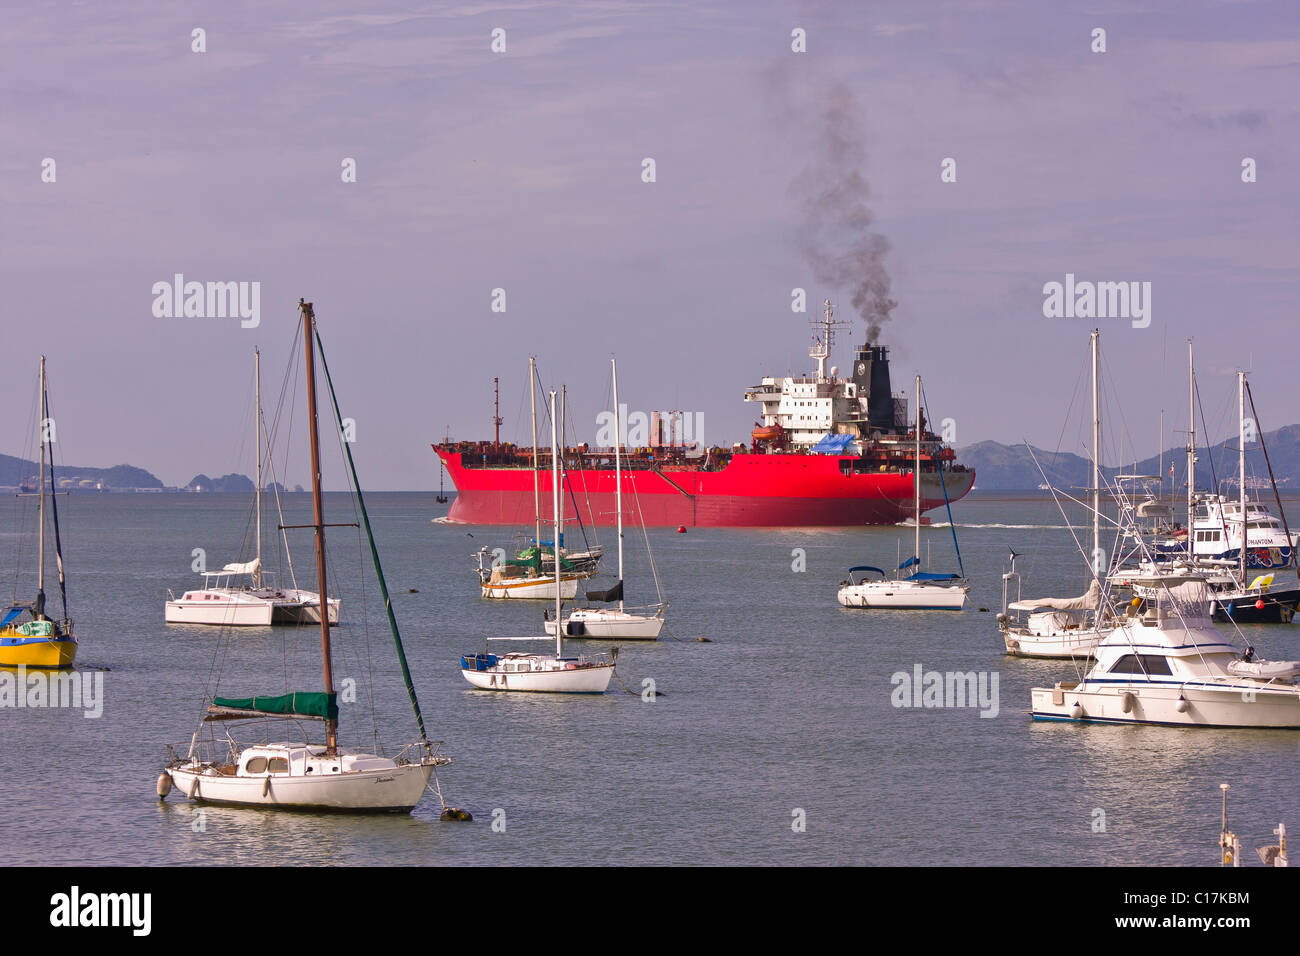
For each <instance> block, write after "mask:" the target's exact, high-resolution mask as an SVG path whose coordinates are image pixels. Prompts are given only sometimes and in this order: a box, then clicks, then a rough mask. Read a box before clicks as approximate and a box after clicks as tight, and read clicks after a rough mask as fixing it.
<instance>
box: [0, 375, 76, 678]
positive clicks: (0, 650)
mask: <svg viewBox="0 0 1300 956" xmlns="http://www.w3.org/2000/svg"><path fill="white" fill-rule="evenodd" d="M40 405H41V420H40V422H39V423H38V426H37V438H38V440H39V441H40V444H41V465H40V479H39V481H38V486H39V489H40V490H39V492H38V493H39V495H40V504H39V505H38V507H37V519H36V522H37V533H36V537H37V541H38V544H37V552H36V553H37V557H36V600H34V601H33V602H32V603H31V604H30V605H27V604H14V605H11V606H10V607H8V608H6V609H5V611H4V617H3V618H0V667H28V668H33V669H35V668H41V669H49V670H61V669H63V668H67V667H71V666H72V663H73V661H74V660H76V657H77V639H76V637H75V636H74V635H73V633H72V620H71V619H70V618H69V616H68V587H67V580H66V578H65V576H64V570H63V539H62V536H61V535H60V533H59V503H58V498H57V497H56V495H55V490H54V489H56V488H57V487H58V485H57V484H55V481H54V452H53V449H52V448H50V447H49V443H50V442H51V441H52V440H53V436H52V434H51V432H50V427H51V426H52V422H53V419H51V418H50V397H49V393H48V392H47V390H46V387H45V356H44V355H42V356H41V380H40ZM47 451H48V452H49V456H48V457H49V478H50V494H49V499H50V501H49V509H50V516H51V519H52V522H53V526H54V557H55V562H56V565H57V567H58V573H59V600H60V602H61V606H62V609H63V616H62V618H60V619H58V620H55V619H53V618H51V617H50V616H49V615H48V614H47V613H46V610H45V508H46V504H45V475H46V472H45V468H46V452H47Z"/></svg>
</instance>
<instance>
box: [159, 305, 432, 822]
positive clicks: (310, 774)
mask: <svg viewBox="0 0 1300 956" xmlns="http://www.w3.org/2000/svg"><path fill="white" fill-rule="evenodd" d="M299 308H300V310H301V312H302V322H303V324H302V335H303V347H304V351H305V357H306V360H305V368H306V380H307V412H308V435H309V438H310V465H311V476H312V506H313V520H312V524H310V525H308V526H307V527H310V528H312V529H314V531H315V536H316V575H317V586H318V588H319V590H320V592H321V593H326V576H325V575H326V550H325V528H326V527H328V525H326V523H325V515H324V509H323V505H322V495H321V479H320V475H321V468H320V444H319V435H318V428H317V405H316V369H315V354H314V352H315V350H314V349H313V342H315V344H316V346H317V348H318V349H319V351H320V358H321V366H322V368H323V370H324V373H325V380H326V383H327V385H328V387H329V391H330V397H331V399H332V402H333V406H334V412H335V418H336V420H337V421H338V424H339V427H340V428H342V425H343V421H342V416H341V414H340V413H339V404H338V398H337V395H336V394H335V392H334V385H333V382H332V381H331V379H330V376H329V366H328V365H327V364H326V363H325V354H324V347H323V345H322V344H321V342H320V337H319V334H318V333H317V331H316V318H315V313H314V310H313V308H312V304H311V303H310V302H300V303H299ZM344 448H345V452H346V456H347V464H348V470H349V473H350V476H351V480H352V484H353V488H354V490H355V492H356V495H357V504H358V509H359V512H360V515H361V518H362V522H363V524H364V527H365V531H366V536H367V539H368V540H369V543H370V552H371V557H372V559H373V562H374V567H375V574H376V577H377V579H378V581H379V587H380V592H381V595H382V597H383V601H384V606H385V608H386V610H387V615H388V623H389V627H390V629H391V631H392V636H393V642H394V644H395V646H396V649H397V657H398V661H399V663H400V664H401V670H402V676H403V678H404V680H405V682H406V690H407V694H408V696H409V698H410V702H411V708H412V710H413V712H414V714H415V719H416V723H417V725H418V727H419V739H418V740H416V741H415V742H414V743H412V744H410V745H408V746H407V747H405V748H404V749H403V750H402V751H401V752H399V753H398V754H397V755H396V756H394V757H387V756H383V755H382V754H378V753H366V752H364V751H361V750H358V749H352V748H346V747H341V746H340V745H339V742H338V727H339V707H338V699H337V694H336V691H335V687H334V676H333V658H332V652H331V647H330V627H329V623H328V621H326V620H324V619H322V620H321V621H320V622H319V624H320V633H321V667H322V672H323V680H324V689H323V690H321V691H315V692H305V691H300V692H290V693H285V694H278V695H270V696H261V695H257V696H245V697H218V696H215V695H214V696H213V699H212V702H211V704H210V705H209V706H208V707H207V709H206V713H205V715H204V719H203V724H202V726H201V727H200V729H199V730H198V731H196V732H195V734H194V736H193V737H192V738H191V740H190V746H189V752H188V753H187V754H186V756H184V757H177V756H176V755H175V750H174V748H173V747H169V748H168V751H169V756H170V759H169V760H168V761H167V763H166V767H165V769H164V772H163V774H162V776H160V777H159V780H158V795H159V797H160V798H165V797H166V796H167V794H168V793H169V792H170V790H171V788H172V787H173V786H174V787H175V788H176V789H178V790H179V791H180V792H181V793H182V794H183V795H184V796H185V797H187V798H188V799H190V800H193V801H201V802H205V803H216V804H233V805H239V806H258V807H275V808H284V809H293V810H337V811H371V812H385V811H392V812H400V813H409V812H410V811H411V810H412V809H414V807H415V806H416V804H417V803H419V802H420V799H421V798H422V796H423V795H424V792H425V790H426V788H427V787H428V784H429V778H430V776H431V775H432V774H433V773H434V770H435V768H436V767H438V766H442V765H445V764H447V763H450V760H449V758H447V757H445V756H443V755H442V754H441V753H440V752H439V749H438V745H437V744H435V743H433V742H431V741H429V739H428V736H427V734H426V732H425V728H424V718H423V716H422V715H421V712H420V705H419V701H418V700H417V698H416V694H415V686H414V684H413V682H412V680H411V673H410V669H409V667H408V666H407V662H406V653H405V651H404V649H403V646H402V639H401V634H400V633H399V631H398V628H397V620H396V618H395V616H394V614H393V609H392V601H391V600H390V598H389V594H388V586H387V583H386V582H385V580H384V575H383V568H382V567H381V565H380V563H379V552H378V550H377V548H376V546H375V540H374V535H373V533H372V530H371V526H370V518H369V515H368V513H367V511H366V508H365V501H364V498H363V497H362V495H361V489H360V484H359V482H358V481H357V476H356V467H355V464H354V462H353V460H352V452H351V449H350V448H348V447H347V445H346V444H345V445H344ZM248 720H255V721H257V722H258V723H259V724H260V723H262V722H268V728H267V730H266V731H265V733H264V736H263V742H261V743H256V744H251V745H244V744H240V743H238V742H236V741H235V739H234V738H233V737H232V736H231V733H230V731H229V730H226V731H225V732H224V733H223V735H222V736H220V737H218V736H217V734H216V732H215V730H214V729H213V728H214V727H215V725H216V724H218V723H223V722H227V721H248ZM270 721H277V722H278V724H277V725H285V724H287V725H290V726H291V727H294V728H301V727H302V726H303V724H304V722H307V723H312V722H319V723H322V724H323V725H324V735H323V736H324V740H323V742H311V741H310V740H306V739H304V740H303V741H300V742H291V741H288V740H282V741H275V740H274V738H273V737H272V734H271V731H270V729H269V722H270ZM204 731H208V735H207V737H206V738H204V739H201V736H202V735H203V733H204Z"/></svg>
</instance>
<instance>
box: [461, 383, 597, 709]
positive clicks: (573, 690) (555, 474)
mask: <svg viewBox="0 0 1300 956" xmlns="http://www.w3.org/2000/svg"><path fill="white" fill-rule="evenodd" d="M555 421H556V418H555V392H554V390H552V391H551V487H552V494H553V496H554V511H553V517H554V522H555V537H556V540H557V541H558V540H559V537H560V528H561V527H563V525H564V496H563V495H562V494H561V485H562V482H561V478H560V455H559V448H558V447H557V445H556V437H555ZM560 575H561V571H560V566H559V564H558V563H557V564H556V567H555V584H556V590H555V591H554V594H555V618H556V620H558V619H559V617H560V606H561V605H560V591H559V585H560ZM539 640H541V641H545V640H549V637H490V638H488V644H489V646H490V645H491V643H492V642H493V641H539ZM460 672H461V674H462V675H464V677H465V680H467V681H469V683H470V684H472V685H473V686H474V687H477V688H479V689H480V690H500V691H520V692H533V693H552V694H603V693H605V690H606V688H608V687H609V681H610V678H611V677H613V675H614V662H613V661H611V660H608V659H607V658H603V657H601V658H597V659H595V660H590V661H589V660H587V659H586V658H584V657H565V656H564V633H563V629H562V628H557V629H556V632H555V654H554V655H550V654H530V653H523V652H518V651H511V652H509V653H506V654H493V653H490V652H488V651H486V650H485V651H484V652H483V653H481V654H466V655H465V656H463V657H461V659H460Z"/></svg>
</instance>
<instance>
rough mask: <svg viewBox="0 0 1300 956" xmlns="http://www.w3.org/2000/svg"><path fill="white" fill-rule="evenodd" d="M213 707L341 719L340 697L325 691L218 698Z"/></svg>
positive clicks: (287, 715) (213, 702) (291, 715)
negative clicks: (276, 695) (277, 695)
mask: <svg viewBox="0 0 1300 956" xmlns="http://www.w3.org/2000/svg"><path fill="white" fill-rule="evenodd" d="M212 706H214V707H230V708H232V709H234V710H251V711H256V712H257V713H259V714H282V715H284V716H286V717H318V718H324V719H325V720H338V719H339V704H338V695H337V694H326V693H325V692H323V691H314V692H308V691H297V692H295V693H292V694H281V695H280V696H279V697H218V698H216V699H215V700H213V701H212Z"/></svg>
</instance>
